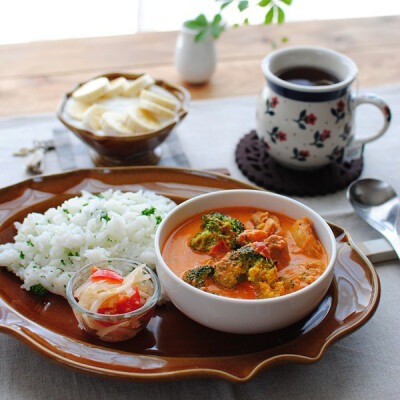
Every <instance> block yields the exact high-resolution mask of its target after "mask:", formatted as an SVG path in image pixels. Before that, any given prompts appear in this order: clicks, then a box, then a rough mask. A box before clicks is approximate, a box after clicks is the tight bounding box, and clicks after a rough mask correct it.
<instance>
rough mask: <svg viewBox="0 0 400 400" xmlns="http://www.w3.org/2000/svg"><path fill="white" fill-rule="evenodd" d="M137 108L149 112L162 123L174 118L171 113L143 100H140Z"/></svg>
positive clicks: (173, 114)
mask: <svg viewBox="0 0 400 400" xmlns="http://www.w3.org/2000/svg"><path fill="white" fill-rule="evenodd" d="M139 108H142V109H144V110H147V111H149V112H151V113H152V114H153V115H154V116H156V117H157V118H158V119H160V120H162V121H165V120H167V119H171V118H175V113H174V112H173V111H171V110H169V109H168V108H165V107H163V106H160V105H159V104H156V103H153V102H152V101H148V100H145V99H140V101H139Z"/></svg>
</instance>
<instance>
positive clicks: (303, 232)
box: [162, 207, 328, 299]
mask: <svg viewBox="0 0 400 400" xmlns="http://www.w3.org/2000/svg"><path fill="white" fill-rule="evenodd" d="M162 255H163V258H164V260H165V262H166V263H167V265H168V266H169V268H170V269H171V270H172V271H173V272H174V273H175V274H176V275H178V276H179V277H180V278H182V279H183V280H184V281H186V282H187V283H189V284H191V285H193V286H195V287H197V288H199V289H201V290H204V291H206V292H210V293H213V294H216V295H221V296H227V297H235V298H242V299H257V298H259V299H262V298H269V297H277V296H282V295H285V294H288V293H291V292H294V291H296V290H300V289H302V288H304V287H306V286H307V285H309V284H310V283H312V282H314V281H315V280H316V279H317V278H318V277H319V276H320V275H321V274H322V273H323V272H324V270H325V268H326V266H327V264H328V257H327V253H326V251H325V249H324V247H323V245H322V243H321V241H320V240H319V238H318V236H317V234H316V233H315V231H314V227H313V224H312V222H311V221H310V220H309V219H308V218H307V217H304V218H302V219H299V220H294V219H293V218H290V217H288V216H286V215H283V214H278V213H271V212H269V211H266V210H258V209H254V208H248V207H231V208H222V209H219V210H214V211H208V212H206V213H204V214H198V215H195V216H193V217H192V218H190V219H188V220H186V221H185V222H184V223H183V224H181V225H180V226H178V227H177V228H176V229H175V230H174V231H173V232H172V234H171V235H170V236H169V238H168V239H167V240H166V242H165V244H164V247H163V250H162Z"/></svg>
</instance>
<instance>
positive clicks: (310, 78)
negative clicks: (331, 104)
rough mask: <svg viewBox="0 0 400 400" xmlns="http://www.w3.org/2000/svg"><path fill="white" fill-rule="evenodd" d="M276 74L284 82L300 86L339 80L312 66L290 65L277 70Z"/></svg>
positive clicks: (330, 82) (327, 83) (331, 82)
mask: <svg viewBox="0 0 400 400" xmlns="http://www.w3.org/2000/svg"><path fill="white" fill-rule="evenodd" d="M276 75H277V76H278V78H280V79H283V80H284V81H286V82H291V83H295V84H297V85H302V86H327V85H333V84H334V83H338V82H339V79H338V78H337V77H336V76H334V75H332V74H331V73H329V72H327V71H324V70H323V69H319V68H314V67H291V68H287V69H284V70H282V71H280V72H278V73H277V74H276Z"/></svg>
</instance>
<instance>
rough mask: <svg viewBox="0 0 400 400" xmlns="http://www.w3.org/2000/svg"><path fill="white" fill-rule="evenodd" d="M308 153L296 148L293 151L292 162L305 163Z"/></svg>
mask: <svg viewBox="0 0 400 400" xmlns="http://www.w3.org/2000/svg"><path fill="white" fill-rule="evenodd" d="M310 155H311V154H310V152H309V151H308V150H299V149H298V148H297V147H295V148H294V149H293V157H292V159H293V160H297V161H306V160H307V158H308V157H310Z"/></svg>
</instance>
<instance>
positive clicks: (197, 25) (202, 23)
mask: <svg viewBox="0 0 400 400" xmlns="http://www.w3.org/2000/svg"><path fill="white" fill-rule="evenodd" d="M184 25H185V26H186V28H189V29H201V28H205V27H206V26H207V25H208V21H207V18H206V16H205V15H204V14H200V15H198V16H197V17H196V18H195V19H191V20H189V21H186V22H185V23H184Z"/></svg>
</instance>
